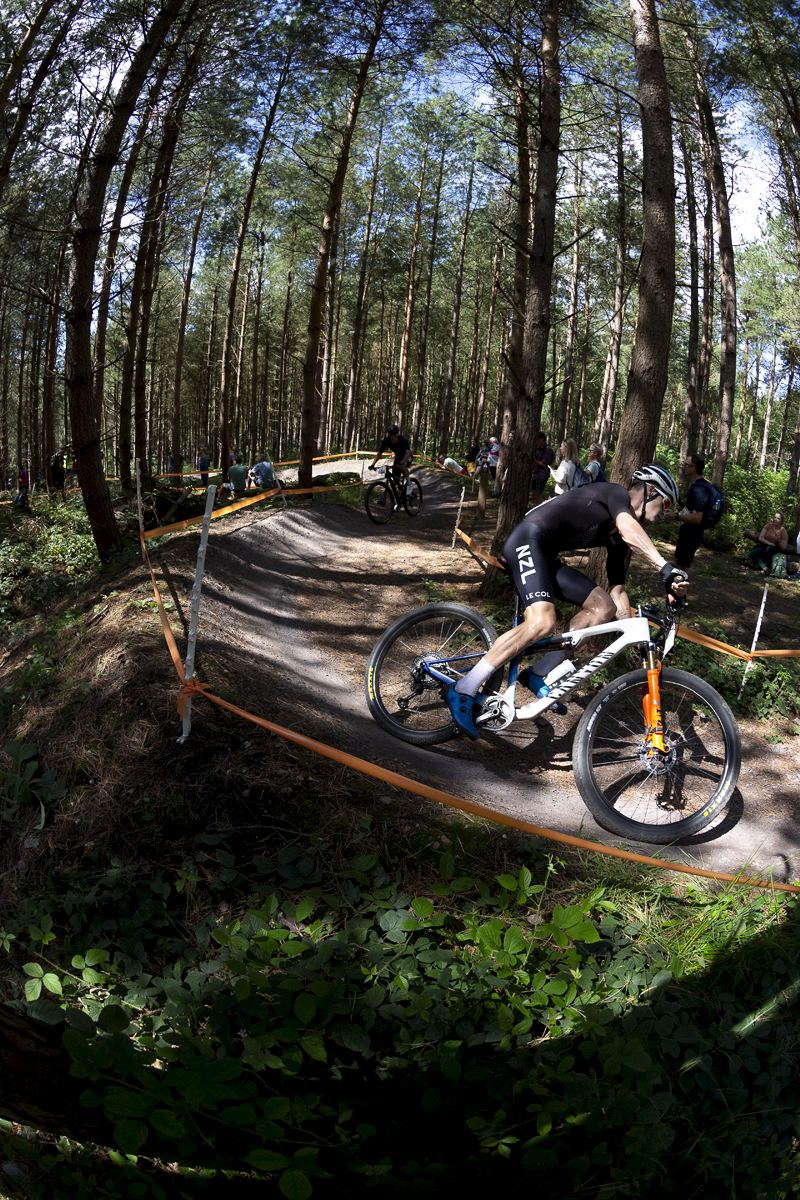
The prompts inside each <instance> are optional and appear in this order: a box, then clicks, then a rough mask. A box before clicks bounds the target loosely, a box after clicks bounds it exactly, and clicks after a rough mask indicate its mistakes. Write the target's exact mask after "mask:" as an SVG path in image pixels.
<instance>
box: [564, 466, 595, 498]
mask: <svg viewBox="0 0 800 1200" xmlns="http://www.w3.org/2000/svg"><path fill="white" fill-rule="evenodd" d="M573 466H574V467H575V470H574V471H573V473H572V483H571V484H570V485H569V488H568V490H569V491H570V492H571V491H572V489H573V488H579V487H586V486H587V485H588V484H590V483H592V482H593V480H592V477H591V475H590V474H589V472H588V471H584V469H583V467H582V466H581V465H580V463H573Z"/></svg>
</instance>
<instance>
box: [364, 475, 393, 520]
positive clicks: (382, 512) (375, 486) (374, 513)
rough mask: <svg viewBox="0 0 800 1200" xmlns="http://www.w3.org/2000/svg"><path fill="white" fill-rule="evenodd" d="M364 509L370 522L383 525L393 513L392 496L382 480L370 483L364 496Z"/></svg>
mask: <svg viewBox="0 0 800 1200" xmlns="http://www.w3.org/2000/svg"><path fill="white" fill-rule="evenodd" d="M364 507H365V508H366V510H367V516H368V517H369V519H370V521H374V522H375V524H376V525H385V524H386V522H387V521H388V520H389V518H390V517H391V515H392V512H393V511H394V496H393V495H392V489H391V488H390V487H389V485H388V483H386V482H385V481H384V480H383V479H376V480H375V482H374V483H371V484H370V485H369V487H368V488H367V490H366V493H365V495H364Z"/></svg>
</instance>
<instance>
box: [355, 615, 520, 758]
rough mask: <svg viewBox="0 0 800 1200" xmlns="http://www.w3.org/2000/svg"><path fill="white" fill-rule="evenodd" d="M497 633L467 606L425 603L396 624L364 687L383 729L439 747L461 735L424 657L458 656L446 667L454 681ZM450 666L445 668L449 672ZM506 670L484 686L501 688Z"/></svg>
mask: <svg viewBox="0 0 800 1200" xmlns="http://www.w3.org/2000/svg"><path fill="white" fill-rule="evenodd" d="M496 637H497V633H496V631H495V628H494V626H493V625H491V624H490V623H489V622H488V621H487V620H486V619H485V618H484V617H482V616H481V614H480V613H477V612H475V611H474V609H471V608H467V607H466V605H464V604H455V603H444V604H425V605H423V606H422V607H421V608H415V609H412V610H411V612H408V613H405V614H404V615H403V616H402V617H398V619H397V620H396V621H395V622H393V624H391V625H390V626H389V628H388V629H387V630H386V631H385V633H383V635H382V636H381V638H380V639H379V641H378V642H377V644H376V645H375V648H374V649H373V651H372V653H371V655H370V657H369V662H368V663H367V673H366V679H365V686H366V692H367V705H368V707H369V711H370V713H371V714H372V716H373V717H374V719H375V720H376V721H377V722H378V724H379V725H380V726H381V728H382V729H385V730H386V731H387V732H388V733H391V734H393V735H394V737H396V738H400V740H401V741H403V742H408V743H409V744H410V745H412V746H435V745H436V744H437V743H439V742H446V741H449V740H450V738H453V737H455V736H456V735H457V734H458V733H459V730H458V727H457V726H456V725H454V724H453V720H452V717H451V716H450V710H449V708H448V707H447V704H446V703H445V701H444V699H443V698H442V692H443V690H444V689H445V688H446V685H445V684H440V683H439V682H437V680H435V679H433V678H432V676H430V675H428V674H426V672H425V671H424V670H423V668H422V666H421V663H422V661H423V660H424V659H425V658H450V657H459V658H460V659H461V661H460V662H459V663H458V664H453V665H452V666H448V667H447V668H446V673H447V674H449V675H450V676H451V677H452V679H453V680H454V681H455V680H456V679H459V678H460V677H461V676H462V675H464V674H466V672H467V671H469V670H470V668H471V667H473V666H474V665H475V663H477V662H479V661H480V659H481V658H482V657H483V655H484V654H485V652H486V651H487V650H488V649H489V647H490V646H491V645H492V643H493V642H494V640H495V638H496ZM444 669H445V668H443V670H444ZM501 678H502V669H501V670H499V671H498V672H497V673H496V675H494V676H492V678H491V679H489V680H488V681H487V684H486V688H485V690H486V691H487V692H488V691H493V690H496V688H497V687H498V686H499V680H500V679H501Z"/></svg>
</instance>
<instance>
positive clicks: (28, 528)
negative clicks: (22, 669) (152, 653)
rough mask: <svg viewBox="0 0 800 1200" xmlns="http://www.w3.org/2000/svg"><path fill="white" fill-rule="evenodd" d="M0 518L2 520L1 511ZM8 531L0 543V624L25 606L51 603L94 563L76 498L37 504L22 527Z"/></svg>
mask: <svg viewBox="0 0 800 1200" xmlns="http://www.w3.org/2000/svg"><path fill="white" fill-rule="evenodd" d="M0 520H4V521H6V522H7V521H8V517H7V515H6V516H5V517H0ZM4 532H5V531H4ZM8 532H9V533H10V534H11V536H9V537H8V538H7V540H4V541H3V542H2V544H0V627H2V626H3V625H10V624H12V623H13V622H14V621H15V620H18V619H19V617H20V615H22V613H23V612H24V611H25V610H27V609H30V608H36V609H41V608H42V607H46V606H47V605H49V604H51V603H52V602H53V601H54V600H56V599H59V598H60V597H61V596H62V595H63V593H64V589H65V587H69V586H70V584H71V582H72V580H73V579H75V578H80V577H83V576H85V575H88V574H90V573H91V572H92V571H93V570H95V569H96V567H97V552H96V550H95V546H94V541H93V539H92V536H91V533H90V530H89V520H88V517H87V515H86V510H85V509H84V507H83V504H82V503H81V502H80V501H69V502H66V503H63V504H54V505H51V506H50V507H48V508H43V507H42V506H41V505H37V506H36V508H35V509H34V510H33V513H32V516H31V519H30V520H29V521H27V522H26V524H25V528H24V530H23V531H19V530H13V531H11V530H9V531H8Z"/></svg>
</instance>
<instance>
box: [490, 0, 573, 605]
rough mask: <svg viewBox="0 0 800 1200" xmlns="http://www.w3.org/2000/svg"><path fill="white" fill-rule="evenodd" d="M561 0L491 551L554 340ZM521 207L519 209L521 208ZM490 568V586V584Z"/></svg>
mask: <svg viewBox="0 0 800 1200" xmlns="http://www.w3.org/2000/svg"><path fill="white" fill-rule="evenodd" d="M558 20H559V4H558V0H545V6H544V9H543V11H542V45H541V76H540V97H539V144H538V148H537V154H536V190H535V193H534V197H533V230H532V237H531V246H530V256H529V264H528V268H529V273H528V289H527V300H526V309H525V338H524V347H523V356H522V372H521V386H520V390H519V396H518V405H517V422H516V436H515V439H514V445H513V449H512V451H511V454H510V456H509V460H510V461H509V467H508V475H507V477H506V482H505V485H504V487H503V491H502V492H501V498H500V508H499V512H498V516H497V528H496V529H495V534H494V539H493V542H492V553H494V554H499V553H502V547H503V544H504V542H505V540H506V538H507V537H508V535H509V533H510V532H511V530H512V529H513V528H514V526H515V525H516V524H517V523H518V522H519V521H520V520H521V518H522V515H523V513H524V512H525V510H526V508H527V507H528V495H529V492H530V485H531V475H532V472H533V449H534V441H535V437H536V433H537V431H538V429H539V422H540V419H541V415H542V406H543V403H544V397H545V387H546V378H547V351H548V347H549V340H550V304H551V292H552V284H553V263H554V259H555V225H556V191H557V188H558V152H559V140H560V137H561V67H560V63H559V29H558ZM518 212H519V209H518ZM490 575H491V572H490V573H488V574H487V578H486V586H487V587H488V586H491V584H492V582H493V581H492V579H491V578H490Z"/></svg>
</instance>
